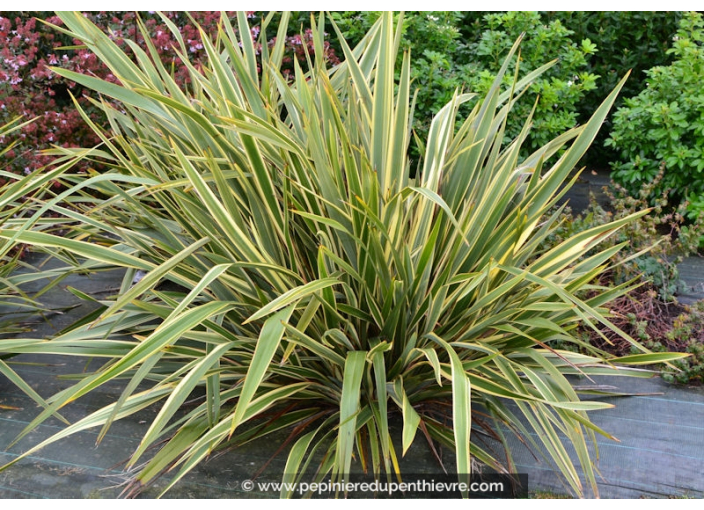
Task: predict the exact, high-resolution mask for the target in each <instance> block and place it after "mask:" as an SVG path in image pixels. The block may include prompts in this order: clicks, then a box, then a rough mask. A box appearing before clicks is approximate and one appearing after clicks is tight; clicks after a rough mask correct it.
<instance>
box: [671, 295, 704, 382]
mask: <svg viewBox="0 0 704 510" xmlns="http://www.w3.org/2000/svg"><path fill="white" fill-rule="evenodd" d="M665 340H666V341H665V342H664V343H666V345H667V346H668V348H669V349H671V350H679V351H683V352H686V353H688V354H690V355H691V356H689V357H687V358H683V359H681V360H676V361H674V362H673V363H672V365H673V367H672V368H669V369H667V370H666V372H665V373H664V374H663V378H664V379H665V380H666V381H677V382H679V383H683V384H687V383H703V382H704V301H698V302H696V303H695V304H693V305H691V306H688V307H686V308H685V310H684V312H683V313H682V314H680V315H679V316H678V317H677V318H676V319H675V321H674V323H673V325H672V330H671V331H669V332H668V333H667V336H666V339H665ZM663 350H664V349H663Z"/></svg>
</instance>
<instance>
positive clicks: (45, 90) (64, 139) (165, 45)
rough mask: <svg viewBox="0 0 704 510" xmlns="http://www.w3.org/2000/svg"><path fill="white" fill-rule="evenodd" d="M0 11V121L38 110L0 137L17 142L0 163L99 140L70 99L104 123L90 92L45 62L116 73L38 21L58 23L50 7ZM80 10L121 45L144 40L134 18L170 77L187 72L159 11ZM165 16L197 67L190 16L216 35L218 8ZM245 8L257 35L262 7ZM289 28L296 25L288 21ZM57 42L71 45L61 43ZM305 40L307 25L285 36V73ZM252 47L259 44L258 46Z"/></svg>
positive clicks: (200, 52)
mask: <svg viewBox="0 0 704 510" xmlns="http://www.w3.org/2000/svg"><path fill="white" fill-rule="evenodd" d="M0 14H1V15H2V16H0V124H2V123H3V122H7V121H9V120H10V119H13V118H15V117H17V116H18V115H21V116H23V117H25V118H27V119H30V118H34V117H38V119H37V121H36V122H34V123H32V124H30V125H28V126H27V127H25V128H24V129H23V130H22V131H21V132H19V133H17V134H14V135H13V138H12V139H10V140H0V143H9V142H11V141H13V140H15V139H18V141H19V143H18V144H17V146H16V147H15V149H14V150H12V151H9V152H8V153H7V154H5V156H4V157H3V160H0V167H3V166H4V167H6V168H8V169H10V170H11V171H14V172H16V173H29V172H31V171H33V170H35V169H37V168H39V167H41V166H43V165H45V164H47V163H48V162H49V161H50V158H49V157H48V156H44V155H40V154H39V153H38V152H37V151H39V150H41V149H46V148H49V147H51V146H52V145H59V146H62V147H91V146H93V145H95V144H97V143H98V142H99V139H98V138H97V137H96V136H95V134H94V133H93V132H92V130H90V129H89V128H88V127H87V125H86V124H85V122H84V121H83V120H82V119H81V117H80V115H79V114H78V112H77V111H76V109H75V108H74V105H73V102H72V100H71V94H72V95H73V96H74V97H76V100H77V101H78V102H79V103H80V104H81V106H82V107H83V108H84V109H85V111H86V112H87V113H88V114H89V115H90V117H91V120H93V121H94V122H97V123H103V119H102V118H101V116H100V115H99V113H98V111H97V110H96V109H95V108H94V107H92V105H91V103H90V101H89V100H88V99H87V96H86V94H87V93H88V92H87V91H85V90H83V89H82V88H81V87H80V86H79V85H77V84H76V83H74V82H71V81H69V80H65V79H63V78H61V77H60V76H57V75H56V74H55V73H53V72H52V71H51V69H50V67H51V66H56V67H62V68H65V69H70V70H72V71H76V72H80V73H85V74H91V75H94V76H97V77H99V78H102V79H105V80H108V81H113V80H115V78H114V77H113V76H112V74H111V73H110V71H109V69H107V67H105V66H104V65H103V64H102V63H101V62H99V61H98V59H97V58H96V56H95V55H94V54H93V53H91V52H90V51H88V50H87V49H81V48H80V47H75V46H76V45H78V41H73V40H71V39H70V38H69V37H67V36H66V35H64V34H62V33H60V32H58V31H57V30H55V29H54V28H52V27H50V26H48V25H46V24H44V23H42V22H40V21H38V20H45V21H46V22H48V23H51V24H54V25H57V26H61V25H62V22H61V20H60V19H59V18H58V17H57V16H54V15H53V13H50V12H38V11H34V12H29V11H23V12H1V13H0ZM84 15H85V16H86V17H87V18H88V19H90V21H92V22H93V23H95V24H96V25H98V26H99V27H101V28H102V29H103V30H104V31H105V32H106V33H109V34H110V37H111V38H112V39H113V40H114V41H115V42H116V43H117V44H118V45H119V46H121V47H122V48H123V49H126V48H127V43H126V42H125V40H127V39H130V40H133V41H136V42H137V43H138V44H139V45H140V46H141V47H143V48H144V47H145V44H144V38H143V36H142V34H141V32H140V31H139V28H138V18H140V19H141V20H142V21H143V23H144V25H145V27H146V29H147V31H148V34H149V37H150V39H151V41H152V43H153V44H154V46H155V47H156V50H157V52H158V54H159V56H160V58H161V60H162V62H163V63H164V64H165V65H166V66H167V68H173V70H174V77H175V80H176V82H177V83H178V84H179V85H181V86H183V87H187V86H188V84H189V81H190V79H189V78H188V73H187V71H186V68H185V66H184V65H183V64H182V62H181V59H180V58H179V56H178V51H177V48H178V44H177V42H176V40H175V38H174V36H173V34H172V33H171V31H170V30H169V29H168V27H167V26H166V24H165V23H164V22H163V20H162V19H161V17H160V16H159V15H158V14H156V13H153V12H142V13H139V15H138V14H137V13H134V12H106V11H101V12H89V13H84ZM164 15H165V16H166V17H167V18H168V19H169V20H170V21H172V22H173V23H174V24H175V25H176V26H177V27H178V29H179V32H180V34H181V36H182V38H183V40H184V43H185V44H186V46H187V48H186V50H187V52H188V58H189V60H190V62H191V63H193V64H194V65H195V66H196V68H198V66H199V63H200V62H201V61H202V59H205V58H206V54H205V50H204V49H203V44H202V41H201V38H200V33H199V31H198V29H197V28H196V23H197V24H198V25H199V26H200V27H202V29H203V30H204V31H205V33H206V34H208V36H209V37H211V38H213V39H214V38H215V36H216V34H217V31H218V22H219V19H220V13H218V12H191V13H188V14H187V13H184V12H176V11H173V12H165V13H164ZM227 15H228V17H229V18H230V19H231V20H233V26H235V27H236V26H237V25H236V20H235V18H236V14H235V13H234V12H228V13H227ZM247 15H248V18H249V22H250V25H251V26H252V29H251V30H252V35H253V37H254V39H255V41H256V40H257V38H258V35H259V31H260V28H259V26H260V21H261V19H262V18H261V14H260V13H256V12H254V11H251V12H248V13H247ZM291 28H292V30H295V29H296V27H293V26H292V27H291ZM267 35H268V34H267ZM274 40H275V39H273V38H272V39H270V40H269V41H268V44H269V45H270V46H271V45H273V43H274ZM63 46H68V47H71V46H74V48H73V49H66V50H63V49H61V47H63ZM304 46H305V47H306V48H307V49H308V51H309V52H310V53H311V54H313V49H312V34H311V31H310V30H306V31H304V33H303V34H301V35H297V34H289V35H288V36H287V40H286V54H285V57H284V61H283V63H282V72H283V73H284V75H285V76H290V75H291V73H292V71H293V59H294V58H295V59H298V61H299V62H300V63H301V64H302V65H303V66H305V49H304ZM256 49H257V50H258V49H259V48H258V46H257V47H256ZM326 58H327V59H328V60H329V61H330V63H332V64H336V63H338V62H339V61H338V59H337V57H336V55H335V52H334V50H333V49H332V48H330V47H329V46H327V45H326Z"/></svg>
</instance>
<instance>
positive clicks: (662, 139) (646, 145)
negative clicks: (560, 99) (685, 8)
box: [607, 12, 704, 219]
mask: <svg viewBox="0 0 704 510" xmlns="http://www.w3.org/2000/svg"><path fill="white" fill-rule="evenodd" d="M669 52H670V53H671V54H672V55H673V57H674V61H673V62H672V64H670V65H668V66H656V67H653V68H652V69H650V70H649V71H647V74H648V81H647V86H646V88H645V89H643V90H642V91H641V92H640V93H639V94H638V95H637V96H636V97H633V98H630V99H626V101H625V106H623V107H622V108H619V109H618V110H617V112H616V113H615V114H614V127H613V130H612V131H611V136H610V138H609V139H608V140H607V144H608V145H610V146H612V147H614V148H615V149H617V150H618V156H619V157H618V160H616V161H614V162H613V163H612V167H613V169H614V172H613V177H614V179H615V180H616V181H618V182H619V183H621V184H622V185H623V186H624V187H626V188H627V189H628V190H629V191H630V192H631V193H632V194H637V193H638V190H639V189H640V188H641V187H642V186H644V185H645V184H648V183H650V182H652V181H653V180H654V179H655V177H656V176H657V175H658V173H659V172H660V171H661V170H662V171H663V177H662V179H661V180H660V181H659V183H658V185H657V186H655V187H653V189H652V195H651V198H652V199H653V200H655V199H657V197H659V196H661V195H662V194H663V193H665V192H669V195H670V199H671V200H673V201H674V202H675V203H682V202H684V201H687V205H688V211H689V215H690V217H691V219H696V218H697V217H698V216H699V213H700V212H702V211H704V93H702V83H703V82H704V20H703V19H702V15H701V14H699V13H695V12H691V13H687V14H685V15H684V16H683V17H682V19H681V21H680V25H679V30H678V31H677V35H676V36H675V38H674V41H673V43H672V48H671V49H670V50H669Z"/></svg>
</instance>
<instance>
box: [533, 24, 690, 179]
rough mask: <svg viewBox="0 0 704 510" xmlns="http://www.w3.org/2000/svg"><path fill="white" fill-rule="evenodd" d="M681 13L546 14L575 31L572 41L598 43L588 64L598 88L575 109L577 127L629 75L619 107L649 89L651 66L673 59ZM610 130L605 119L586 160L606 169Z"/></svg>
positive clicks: (610, 155) (609, 157)
mask: <svg viewBox="0 0 704 510" xmlns="http://www.w3.org/2000/svg"><path fill="white" fill-rule="evenodd" d="M682 14H683V13H682V12H652V11H646V12H632V11H631V12H624V11H605V12H591V11H590V12H585V11H575V12H565V11H558V12H547V13H543V18H544V19H546V20H559V21H560V22H562V24H564V25H565V26H566V27H567V28H569V29H570V30H572V31H574V34H573V36H572V39H573V40H575V41H581V40H583V39H589V40H591V41H594V43H595V44H596V45H597V47H598V49H599V51H598V52H596V53H595V54H593V55H591V56H590V58H589V59H588V61H587V69H588V70H589V72H590V73H592V74H595V75H597V76H599V80H598V81H597V83H596V87H595V88H594V89H592V90H589V91H587V92H586V94H585V96H584V99H583V100H582V101H580V102H579V104H578V105H577V112H578V114H579V117H578V119H579V122H584V121H586V119H588V118H589V116H590V115H591V112H593V111H594V110H595V109H596V108H597V107H598V106H599V104H600V103H601V101H602V98H604V97H606V96H607V95H608V93H609V91H611V90H613V88H614V86H615V85H616V83H618V81H619V79H620V77H621V76H623V74H624V73H625V72H626V70H628V69H630V70H631V76H630V77H629V78H628V81H627V82H626V84H625V85H624V87H623V93H622V94H621V96H620V97H619V99H618V100H617V101H616V106H617V107H619V106H622V105H623V98H628V97H633V96H636V95H637V94H638V93H639V92H640V91H641V90H643V89H644V88H645V82H646V79H647V75H646V73H645V71H647V70H648V69H650V68H651V67H653V66H659V65H666V64H669V63H670V61H671V60H672V58H671V56H670V55H668V53H667V50H668V49H669V48H670V46H671V44H672V37H673V36H674V35H675V33H676V32H677V23H678V21H679V20H680V18H681V17H682ZM611 126H612V116H609V117H607V119H606V121H605V122H604V128H603V129H602V130H601V132H600V133H599V134H598V135H597V138H596V140H595V142H594V144H593V145H592V147H591V149H590V150H589V153H588V154H587V156H586V159H587V161H588V162H589V163H590V164H591V165H593V166H598V167H602V168H605V167H606V166H607V165H608V162H609V161H611V160H613V159H614V158H615V153H614V151H613V149H610V148H608V147H604V142H605V141H606V138H607V137H608V133H609V131H610V130H611Z"/></svg>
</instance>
